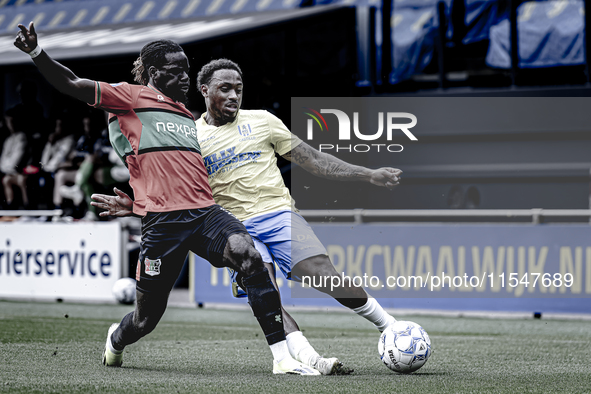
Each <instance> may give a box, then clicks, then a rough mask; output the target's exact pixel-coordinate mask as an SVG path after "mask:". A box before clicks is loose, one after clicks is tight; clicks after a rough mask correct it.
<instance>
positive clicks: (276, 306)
mask: <svg viewBox="0 0 591 394" xmlns="http://www.w3.org/2000/svg"><path fill="white" fill-rule="evenodd" d="M242 286H243V287H244V289H245V290H246V294H247V295H248V303H249V304H250V307H251V308H252V312H253V313H254V316H255V317H256V318H257V320H258V321H259V324H260V326H261V328H262V329H263V332H264V333H265V337H266V338H267V343H268V344H269V345H273V344H274V343H277V342H281V341H284V340H285V331H284V330H283V320H282V317H281V301H280V299H279V292H278V291H277V290H276V289H275V287H274V286H273V283H272V282H271V278H269V272H268V271H267V269H266V268H265V269H264V270H263V271H262V272H259V273H257V274H254V275H251V276H249V277H243V278H242Z"/></svg>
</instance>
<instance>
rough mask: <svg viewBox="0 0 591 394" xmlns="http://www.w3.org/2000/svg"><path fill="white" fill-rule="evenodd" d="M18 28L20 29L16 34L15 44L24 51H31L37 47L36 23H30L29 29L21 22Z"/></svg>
mask: <svg viewBox="0 0 591 394" xmlns="http://www.w3.org/2000/svg"><path fill="white" fill-rule="evenodd" d="M18 28H19V29H20V31H19V32H18V34H17V35H16V39H15V40H14V46H15V47H17V48H18V49H20V50H21V51H23V52H24V53H29V52H31V51H32V50H33V49H35V48H37V33H36V32H35V25H34V24H33V22H31V23H30V24H29V28H28V29H27V28H26V27H25V26H23V25H21V24H19V25H18Z"/></svg>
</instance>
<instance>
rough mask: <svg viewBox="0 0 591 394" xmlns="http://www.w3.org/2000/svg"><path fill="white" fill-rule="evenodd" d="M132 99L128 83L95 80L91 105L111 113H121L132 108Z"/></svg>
mask: <svg viewBox="0 0 591 394" xmlns="http://www.w3.org/2000/svg"><path fill="white" fill-rule="evenodd" d="M133 101H134V97H133V94H132V88H131V85H130V84H128V83H126V82H121V83H113V84H108V83H106V82H98V81H95V85H94V104H93V105H92V106H93V107H95V108H100V109H103V110H105V111H107V112H110V113H113V114H122V113H125V112H128V111H130V110H132V109H133Z"/></svg>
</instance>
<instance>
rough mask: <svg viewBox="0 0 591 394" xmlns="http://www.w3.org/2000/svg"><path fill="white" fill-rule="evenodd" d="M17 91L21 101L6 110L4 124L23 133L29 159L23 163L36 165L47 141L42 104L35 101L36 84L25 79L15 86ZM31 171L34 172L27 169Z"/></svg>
mask: <svg viewBox="0 0 591 394" xmlns="http://www.w3.org/2000/svg"><path fill="white" fill-rule="evenodd" d="M17 92H18V94H19V96H20V99H21V102H20V103H19V104H17V105H15V106H14V107H12V108H10V109H8V110H7V111H6V114H5V116H6V124H7V126H8V127H9V128H12V129H14V130H16V131H21V132H24V133H25V135H26V137H27V140H28V150H29V151H28V152H27V156H28V159H29V160H28V162H27V163H25V164H30V165H32V166H35V167H38V166H39V162H40V160H41V152H42V151H43V147H44V146H45V142H46V141H47V129H46V121H45V117H44V115H43V106H42V105H41V104H39V102H38V101H37V84H36V83H35V82H33V81H31V80H28V79H26V80H24V81H22V82H21V83H20V84H19V85H18V86H17ZM31 171H32V172H36V171H35V170H27V172H31ZM37 171H38V170H37Z"/></svg>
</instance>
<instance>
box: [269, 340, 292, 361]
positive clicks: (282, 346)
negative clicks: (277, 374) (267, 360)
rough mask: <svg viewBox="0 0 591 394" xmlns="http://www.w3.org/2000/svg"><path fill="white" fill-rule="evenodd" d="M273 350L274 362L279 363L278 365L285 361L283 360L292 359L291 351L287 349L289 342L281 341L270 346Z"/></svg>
mask: <svg viewBox="0 0 591 394" xmlns="http://www.w3.org/2000/svg"><path fill="white" fill-rule="evenodd" d="M269 348H271V353H273V360H275V361H277V362H278V363H279V362H281V361H283V359H285V358H288V357H291V356H290V355H289V349H288V348H287V341H280V342H277V343H274V344H272V345H269Z"/></svg>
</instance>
